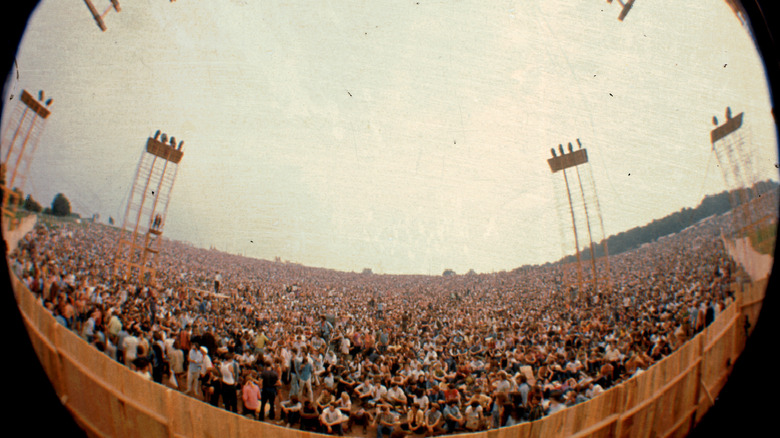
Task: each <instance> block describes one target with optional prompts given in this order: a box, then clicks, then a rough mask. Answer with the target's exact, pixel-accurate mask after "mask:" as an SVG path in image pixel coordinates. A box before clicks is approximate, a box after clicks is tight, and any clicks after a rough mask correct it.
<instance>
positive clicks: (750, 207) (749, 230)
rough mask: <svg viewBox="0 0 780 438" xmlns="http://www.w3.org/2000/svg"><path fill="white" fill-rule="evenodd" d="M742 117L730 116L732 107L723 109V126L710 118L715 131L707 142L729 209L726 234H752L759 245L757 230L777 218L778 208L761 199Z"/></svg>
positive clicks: (742, 235)
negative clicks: (729, 216)
mask: <svg viewBox="0 0 780 438" xmlns="http://www.w3.org/2000/svg"><path fill="white" fill-rule="evenodd" d="M744 117H745V113H744V112H741V113H739V114H737V115H735V116H732V114H731V108H730V107H726V114H725V121H724V122H723V124H720V125H719V124H718V118H717V117H713V118H712V124H713V125H714V126H715V128H714V129H713V130H712V131H710V143H711V144H712V151H713V152H714V153H715V156H716V157H717V159H718V164H719V167H720V169H721V172H722V173H723V179H724V180H725V182H726V188H727V190H728V191H729V201H730V203H731V207H732V219H733V229H732V231H731V232H730V233H727V234H728V235H729V237H732V238H741V237H745V236H749V235H755V239H756V240H757V242H756V243H760V240H761V239H759V237H760V236H761V235H763V233H758V232H757V229H758V228H759V227H762V226H763V225H762V224H765V223H768V222H770V221H772V220H773V219H774V218H775V217H776V212H777V205H776V204H775V203H772V202H767V201H769V199H767V198H766V197H763V195H764V193H763V192H762V190H761V187H760V184H759V181H758V177H757V175H756V166H755V165H754V163H753V159H754V157H755V155H756V154H755V147H754V144H753V142H752V139H751V135H750V130H749V128H747V127H746V126H743V120H744ZM775 201H776V200H775Z"/></svg>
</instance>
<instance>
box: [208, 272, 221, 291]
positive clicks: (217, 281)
mask: <svg viewBox="0 0 780 438" xmlns="http://www.w3.org/2000/svg"><path fill="white" fill-rule="evenodd" d="M221 283H222V274H221V273H220V272H219V271H217V275H215V276H214V293H216V294H218V293H219V285H220V284H221ZM206 284H208V283H206Z"/></svg>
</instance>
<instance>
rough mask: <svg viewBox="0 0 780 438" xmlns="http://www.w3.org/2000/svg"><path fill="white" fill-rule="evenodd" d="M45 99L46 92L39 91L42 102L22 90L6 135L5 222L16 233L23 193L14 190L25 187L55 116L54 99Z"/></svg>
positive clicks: (0, 171)
mask: <svg viewBox="0 0 780 438" xmlns="http://www.w3.org/2000/svg"><path fill="white" fill-rule="evenodd" d="M44 97H45V96H44V94H43V91H39V92H38V99H35V97H33V95H32V94H30V93H28V92H27V90H22V95H21V98H20V99H19V103H18V104H17V105H16V107H15V108H14V112H13V113H12V114H11V117H10V118H9V119H8V124H7V125H6V127H5V130H4V132H3V140H2V142H3V143H2V150H3V156H2V159H3V161H2V163H1V164H0V174H1V175H0V178H1V179H2V181H1V182H2V193H3V200H2V202H3V221H7V223H8V229H13V228H15V227H16V225H17V224H18V219H17V217H16V208H17V206H18V205H19V203H20V202H21V199H20V193H19V192H16V191H15V190H13V189H14V188H17V187H18V188H19V189H22V188H23V187H24V181H25V180H26V179H27V174H28V173H29V171H30V164H31V163H32V160H33V156H34V155H35V150H36V149H37V148H38V142H39V141H40V139H41V133H42V132H43V128H44V126H45V125H46V119H47V118H48V117H49V114H51V111H50V110H49V106H50V105H51V103H52V99H51V98H49V99H48V100H46V101H45V102H44Z"/></svg>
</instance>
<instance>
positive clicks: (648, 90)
mask: <svg viewBox="0 0 780 438" xmlns="http://www.w3.org/2000/svg"><path fill="white" fill-rule="evenodd" d="M93 1H94V3H95V4H96V5H97V7H98V9H100V10H103V9H104V7H105V6H106V5H108V4H109V2H108V0H93ZM120 3H121V5H122V12H120V13H110V14H109V15H108V16H107V17H106V24H107V26H108V30H107V31H106V32H101V31H100V29H99V28H98V27H97V26H96V25H95V23H94V21H93V19H92V17H91V15H90V13H89V11H88V10H87V8H86V6H85V5H84V3H83V2H81V1H67V2H66V1H61V0H48V1H44V2H42V3H41V6H39V8H38V10H37V11H36V13H35V14H34V15H33V17H32V18H31V20H30V23H29V25H28V30H27V33H26V35H25V37H24V39H23V41H22V45H21V46H20V50H19V54H18V57H17V65H18V71H16V72H12V74H11V76H10V78H9V81H8V82H7V84H6V89H5V97H6V99H8V98H9V95H15V96H18V95H19V94H20V93H21V90H22V89H28V90H30V91H32V92H33V93H34V92H36V91H37V90H39V89H43V90H45V92H46V94H47V95H48V96H51V97H53V98H54V103H53V105H52V115H51V116H50V118H49V121H48V124H47V126H46V130H45V132H44V135H43V137H42V140H41V144H40V147H39V149H38V152H37V155H36V157H35V162H34V169H33V171H32V173H31V175H30V176H29V178H28V182H27V186H26V187H25V191H26V192H29V193H32V194H33V196H34V197H35V198H36V199H38V200H39V201H40V202H41V203H42V204H48V203H50V202H51V199H52V198H53V197H54V195H55V194H56V193H58V192H63V193H65V194H66V196H67V197H68V198H69V199H70V200H71V203H72V205H73V207H74V210H75V211H77V212H79V213H80V214H82V215H84V216H89V215H91V214H92V213H100V214H101V216H102V218H103V219H104V220H106V219H107V217H108V216H113V217H114V218H115V219H116V220H118V221H121V218H122V217H123V213H124V208H125V203H126V201H127V195H128V193H129V190H130V185H131V183H132V179H133V177H134V171H135V167H136V166H137V164H138V159H139V156H140V153H141V151H142V148H143V146H144V144H145V140H146V138H147V137H148V136H149V135H152V134H153V133H154V132H155V131H156V130H157V129H162V130H163V132H167V133H168V134H169V135H171V134H172V135H174V136H175V137H176V138H177V139H183V140H184V142H185V143H184V151H185V154H184V158H183V160H182V164H181V168H180V172H179V176H178V179H177V181H176V185H175V187H174V190H173V194H172V200H171V204H170V208H169V211H168V218H167V222H166V228H165V234H166V235H167V236H168V237H170V238H175V239H180V240H188V241H191V242H193V243H195V244H196V245H200V246H204V247H208V246H215V247H217V248H219V249H222V250H227V251H230V252H236V253H242V254H246V255H248V256H256V257H260V258H265V259H273V258H274V257H275V256H279V257H281V258H282V259H285V260H290V261H295V262H299V263H303V264H306V265H312V266H323V267H328V268H335V269H340V270H357V271H359V270H361V269H362V268H365V267H369V268H372V269H373V270H374V272H384V273H423V274H440V273H441V272H442V271H443V270H444V269H445V268H451V269H454V270H455V271H456V272H458V273H465V272H466V271H467V270H468V269H471V268H473V269H475V270H476V271H477V272H491V271H498V270H503V269H512V268H515V267H517V266H520V265H522V264H526V263H543V262H546V261H551V260H555V259H558V258H560V257H561V256H562V249H561V247H562V245H561V241H560V239H561V233H560V229H561V228H560V226H559V222H560V221H561V220H563V221H567V220H568V217H565V216H563V217H559V215H558V214H557V211H556V201H555V200H554V199H553V197H554V193H555V192H554V190H553V181H554V179H553V175H551V174H550V171H549V168H548V166H547V163H546V160H547V158H548V157H549V154H550V152H549V149H550V148H551V147H555V146H557V145H558V144H559V143H564V144H565V143H567V142H569V141H572V142H574V141H575V139H576V138H580V139H581V140H582V142H583V145H584V146H585V147H587V148H588V153H589V156H590V159H591V163H592V169H593V178H594V180H595V184H596V186H597V189H598V193H599V202H600V205H601V210H602V214H603V218H604V226H605V228H606V233H607V234H613V233H616V232H619V231H623V230H625V229H628V228H631V227H634V226H637V225H642V224H645V223H647V222H649V221H651V220H652V219H654V218H658V217H662V216H664V215H666V214H669V213H671V212H673V211H677V210H679V209H680V208H682V207H685V206H689V207H692V206H695V205H696V204H698V202H699V201H700V200H701V198H702V196H703V195H704V194H706V193H712V192H717V191H720V190H722V189H723V188H724V187H723V182H722V181H723V177H722V174H721V173H720V170H719V169H718V168H717V167H716V161H715V158H714V156H712V154H711V152H710V143H709V131H710V130H711V129H712V127H713V126H712V121H711V120H712V116H713V115H717V116H718V117H719V118H721V119H722V118H723V113H724V111H725V108H726V106H729V105H730V106H731V108H732V109H733V111H734V112H735V113H736V112H740V111H744V112H745V113H746V119H745V121H746V126H745V127H744V129H745V130H746V131H747V132H748V133H749V136H750V138H751V139H752V140H753V142H754V143H755V145H756V148H757V153H756V155H755V169H756V172H757V173H759V174H760V175H761V176H762V177H771V178H773V179H778V172H777V169H776V168H775V163H776V162H777V161H778V159H777V152H776V151H777V145H776V139H775V137H774V129H773V127H772V119H771V114H770V104H769V96H768V92H767V85H766V80H765V77H764V72H763V67H762V65H761V62H760V59H759V57H758V55H757V53H756V50H755V48H754V47H753V45H752V42H751V40H750V38H749V37H748V35H747V34H746V32H745V31H744V29H743V28H742V26H741V24H740V22H739V21H738V20H737V18H736V17H735V16H734V15H733V13H732V12H731V10H730V9H729V7H728V6H727V5H726V3H725V2H724V1H723V0H707V1H704V0H702V1H671V0H670V1H645V0H636V3H635V4H634V7H633V9H632V10H631V11H630V13H629V14H628V16H627V17H626V19H625V21H623V22H620V21H618V20H617V16H618V14H619V6H617V3H616V2H613V4H608V3H606V2H605V1H600V0H587V1H583V0H547V1H524V2H519V1H497V2H484V1H478V0H474V1H471V0H468V1H447V2H444V1H437V2H433V1H425V0H421V1H419V2H417V1H377V2H373V1H372V2H367V1H322V2H316V4H317V6H316V7H314V6H312V4H313V3H311V2H303V1H300V2H299V1H263V2H259V1H238V0H233V1H227V0H214V1H206V0H201V1H196V0H191V1H179V2H175V3H169V2H167V1H153V0H145V1H143V0H137V1H122V2H120ZM418 3H419V4H418ZM17 74H18V79H17ZM7 108H9V109H10V108H12V107H11V106H7ZM4 123H5V118H4ZM555 176H556V177H557V176H559V175H555ZM564 225H565V222H564Z"/></svg>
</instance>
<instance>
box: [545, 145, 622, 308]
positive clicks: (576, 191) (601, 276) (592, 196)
mask: <svg viewBox="0 0 780 438" xmlns="http://www.w3.org/2000/svg"><path fill="white" fill-rule="evenodd" d="M577 145H578V148H577V149H576V150H575V149H574V147H573V146H572V144H571V143H569V144H568V153H567V151H565V150H564V148H563V145H562V144H560V145H558V152H559V153H560V155H558V153H556V151H555V148H552V149H551V152H552V158H550V159H548V160H547V164H549V166H550V171H552V173H558V172H561V173H562V174H563V187H560V190H556V192H558V191H560V192H563V190H564V188H565V191H566V200H567V204H568V208H567V209H566V211H565V212H564V211H559V214H560V215H562V216H568V217H569V219H570V220H571V227H572V232H573V235H574V249H575V254H576V257H577V265H576V269H577V290H578V291H584V290H585V289H584V287H585V284H586V282H587V281H586V280H587V279H586V276H587V277H590V281H591V282H592V284H593V288H592V290H593V292H594V293H597V292H598V291H599V287H602V288H603V289H606V290H609V289H610V288H611V279H610V269H609V250H608V248H607V239H606V236H604V223H603V221H602V218H601V209H600V207H599V202H598V196H597V195H596V185H595V183H594V181H593V175H592V173H591V171H590V163H589V162H588V151H587V149H583V148H582V143H581V142H580V140H579V139H577ZM567 170H568V173H567ZM572 170H573V172H572ZM572 173H573V175H572V176H573V177H575V178H576V181H575V180H574V179H572V180H571V181H570V180H569V176H570V174H572ZM583 180H584V181H583ZM556 197H557V198H558V199H562V198H563V194H562V193H556ZM561 210H563V209H561ZM564 222H566V220H562V221H561V223H564ZM583 231H585V232H586V233H587V238H588V247H587V250H588V254H587V255H586V257H587V256H589V257H588V259H589V261H590V263H589V265H590V272H587V271H585V270H584V269H583V256H582V254H581V253H580V248H581V247H580V234H581V233H582V232H583ZM598 245H600V246H601V248H599V247H598ZM599 258H600V260H598V259H599ZM599 262H600V263H599ZM599 264H600V265H601V266H599ZM599 268H601V269H599ZM586 274H587V275H586Z"/></svg>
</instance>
